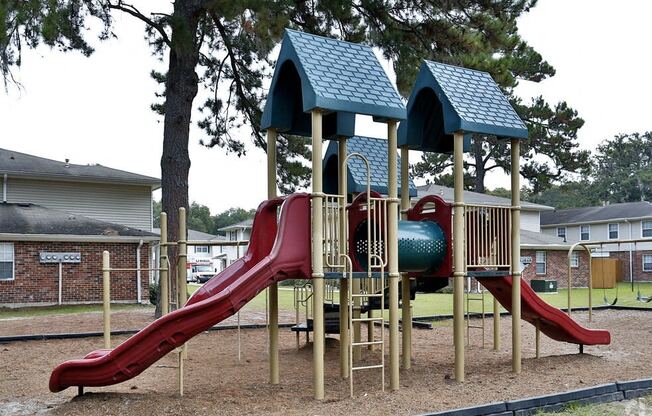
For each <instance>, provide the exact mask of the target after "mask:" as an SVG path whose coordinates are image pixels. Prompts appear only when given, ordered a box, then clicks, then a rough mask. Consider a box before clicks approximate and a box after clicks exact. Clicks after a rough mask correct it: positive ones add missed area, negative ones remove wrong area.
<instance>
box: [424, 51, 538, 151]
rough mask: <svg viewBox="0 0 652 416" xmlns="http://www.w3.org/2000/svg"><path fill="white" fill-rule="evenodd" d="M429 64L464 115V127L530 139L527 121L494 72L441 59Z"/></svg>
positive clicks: (481, 131) (461, 119)
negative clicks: (525, 122) (520, 114)
mask: <svg viewBox="0 0 652 416" xmlns="http://www.w3.org/2000/svg"><path fill="white" fill-rule="evenodd" d="M425 64H426V66H427V68H428V69H429V70H430V72H431V73H432V75H433V77H434V78H435V80H436V82H437V83H438V85H439V88H440V89H441V90H442V92H443V93H444V94H445V96H446V98H447V99H448V102H449V103H450V105H451V106H452V107H453V109H454V111H455V112H456V113H457V115H458V117H459V118H460V130H462V131H465V132H467V133H481V134H495V135H498V136H507V137H515V138H527V128H526V127H525V124H524V123H523V121H522V120H521V119H520V117H519V116H518V114H516V111H514V108H512V106H511V104H510V103H509V100H508V99H507V97H505V95H504V94H503V93H502V91H501V90H500V88H499V87H498V85H497V84H496V82H495V81H494V80H493V78H491V75H489V74H488V73H486V72H482V71H476V70H473V69H468V68H462V67H459V66H453V65H447V64H442V63H439V62H433V61H425ZM447 133H449V134H450V133H454V132H453V131H447Z"/></svg>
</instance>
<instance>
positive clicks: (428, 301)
mask: <svg viewBox="0 0 652 416" xmlns="http://www.w3.org/2000/svg"><path fill="white" fill-rule="evenodd" d="M198 287H199V285H192V284H191V285H189V291H192V292H194V291H195V290H197V288H198ZM636 290H637V287H636V286H635V287H634V292H632V291H631V286H630V285H629V284H627V283H620V284H619V286H618V289H617V290H616V289H607V290H606V291H603V290H602V289H594V290H593V306H599V305H603V304H604V303H605V302H604V297H605V295H606V297H607V299H608V300H609V302H613V300H614V299H615V297H616V294H618V303H617V305H620V306H638V307H648V308H652V302H650V303H640V302H638V301H637V300H636V294H637V292H636ZM641 292H642V294H643V296H650V295H652V283H642V284H641ZM567 294H568V290H567V289H560V290H559V292H558V293H541V294H540V296H541V298H542V299H544V300H545V301H546V302H548V303H549V304H551V305H553V306H555V307H558V308H565V307H566V306H567V304H568V297H567ZM473 296H478V295H473ZM278 297H279V308H280V309H282V310H292V311H293V310H294V294H293V291H292V288H290V287H281V288H280V290H279V296H278ZM572 297H573V299H572V306H573V307H574V308H577V307H586V306H588V305H589V290H588V289H586V288H578V289H573V290H572ZM335 299H336V302H337V292H336V293H335ZM247 307H249V308H254V309H263V308H264V307H265V292H261V293H260V294H259V295H258V296H256V297H255V298H254V299H253V300H252V301H251V302H249V304H248V305H247ZM412 307H413V314H414V316H431V315H449V314H452V313H453V295H452V294H450V293H417V296H416V300H415V301H414V302H413V304H412ZM492 308H493V300H492V297H491V294H489V293H485V310H486V311H487V312H490V311H492ZM480 310H481V305H480V303H479V302H472V303H471V312H480Z"/></svg>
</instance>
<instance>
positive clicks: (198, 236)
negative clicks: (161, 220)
mask: <svg viewBox="0 0 652 416" xmlns="http://www.w3.org/2000/svg"><path fill="white" fill-rule="evenodd" d="M152 232H153V233H154V234H156V235H159V236H160V235H161V229H160V228H153V229H152ZM188 240H191V241H215V240H226V237H224V236H223V235H213V234H209V233H205V232H203V231H197V230H191V229H189V230H188Z"/></svg>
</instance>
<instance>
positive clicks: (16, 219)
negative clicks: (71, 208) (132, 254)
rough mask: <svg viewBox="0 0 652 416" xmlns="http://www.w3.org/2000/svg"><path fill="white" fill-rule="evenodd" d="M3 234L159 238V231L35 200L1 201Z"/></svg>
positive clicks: (0, 226)
mask: <svg viewBox="0 0 652 416" xmlns="http://www.w3.org/2000/svg"><path fill="white" fill-rule="evenodd" d="M0 234H17V235H28V236H29V235H57V236H62V235H65V236H85V237H101V238H114V239H119V238H120V237H132V239H138V238H142V239H143V240H147V241H151V240H156V239H157V238H158V236H157V235H156V234H153V233H150V232H147V231H142V230H138V229H135V228H131V227H127V226H124V225H120V224H114V223H110V222H105V221H99V220H95V219H92V218H88V217H84V216H82V215H76V214H70V213H68V212H64V211H58V210H54V209H50V208H45V207H42V206H40V205H35V204H22V203H20V204H12V203H6V202H5V203H0Z"/></svg>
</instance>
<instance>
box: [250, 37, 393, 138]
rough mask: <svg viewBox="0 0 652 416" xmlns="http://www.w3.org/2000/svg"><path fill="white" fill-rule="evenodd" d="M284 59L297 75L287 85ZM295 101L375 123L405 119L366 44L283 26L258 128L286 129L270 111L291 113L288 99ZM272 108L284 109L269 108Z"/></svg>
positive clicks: (371, 51) (286, 124)
mask: <svg viewBox="0 0 652 416" xmlns="http://www.w3.org/2000/svg"><path fill="white" fill-rule="evenodd" d="M287 61H291V63H292V64H293V65H294V67H295V69H296V74H297V76H298V77H299V78H300V83H297V82H295V83H294V84H292V86H293V88H288V87H287V85H288V82H290V81H287V76H286V75H287V74H285V73H283V71H286V72H287V68H285V63H286V62H287ZM284 76H285V78H286V79H284ZM290 95H291V97H290ZM296 100H301V101H300V102H301V108H302V109H303V111H304V112H309V111H310V110H313V109H315V108H320V109H323V110H326V111H334V112H348V113H357V114H366V115H371V116H373V117H374V118H375V119H376V120H379V121H382V120H388V119H392V120H403V119H405V117H406V110H405V105H404V104H403V101H402V100H401V97H400V96H399V94H398V92H397V91H396V89H395V88H394V86H393V85H392V82H391V81H390V80H389V78H388V76H387V74H386V73H385V71H384V70H383V67H382V66H381V64H380V62H379V61H378V58H377V57H376V55H375V54H374V52H373V50H372V49H371V47H369V46H366V45H361V44H357V43H351V42H345V41H342V40H337V39H332V38H327V37H323V36H317V35H312V34H309V33H304V32H298V31H294V30H289V29H286V34H285V37H284V38H283V43H282V44H281V51H280V53H279V58H278V61H277V63H276V67H275V70H274V76H273V78H272V84H271V86H270V90H269V94H268V100H267V103H266V105H265V110H264V112H263V117H262V128H263V129H266V128H279V129H285V130H288V129H290V130H291V129H292V128H291V127H288V121H287V120H285V119H284V117H283V116H282V115H277V114H276V113H277V112H279V111H281V112H286V113H287V112H291V111H293V108H290V107H291V103H293V102H295V101H296ZM272 107H285V108H276V109H275V110H274V111H272Z"/></svg>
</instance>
